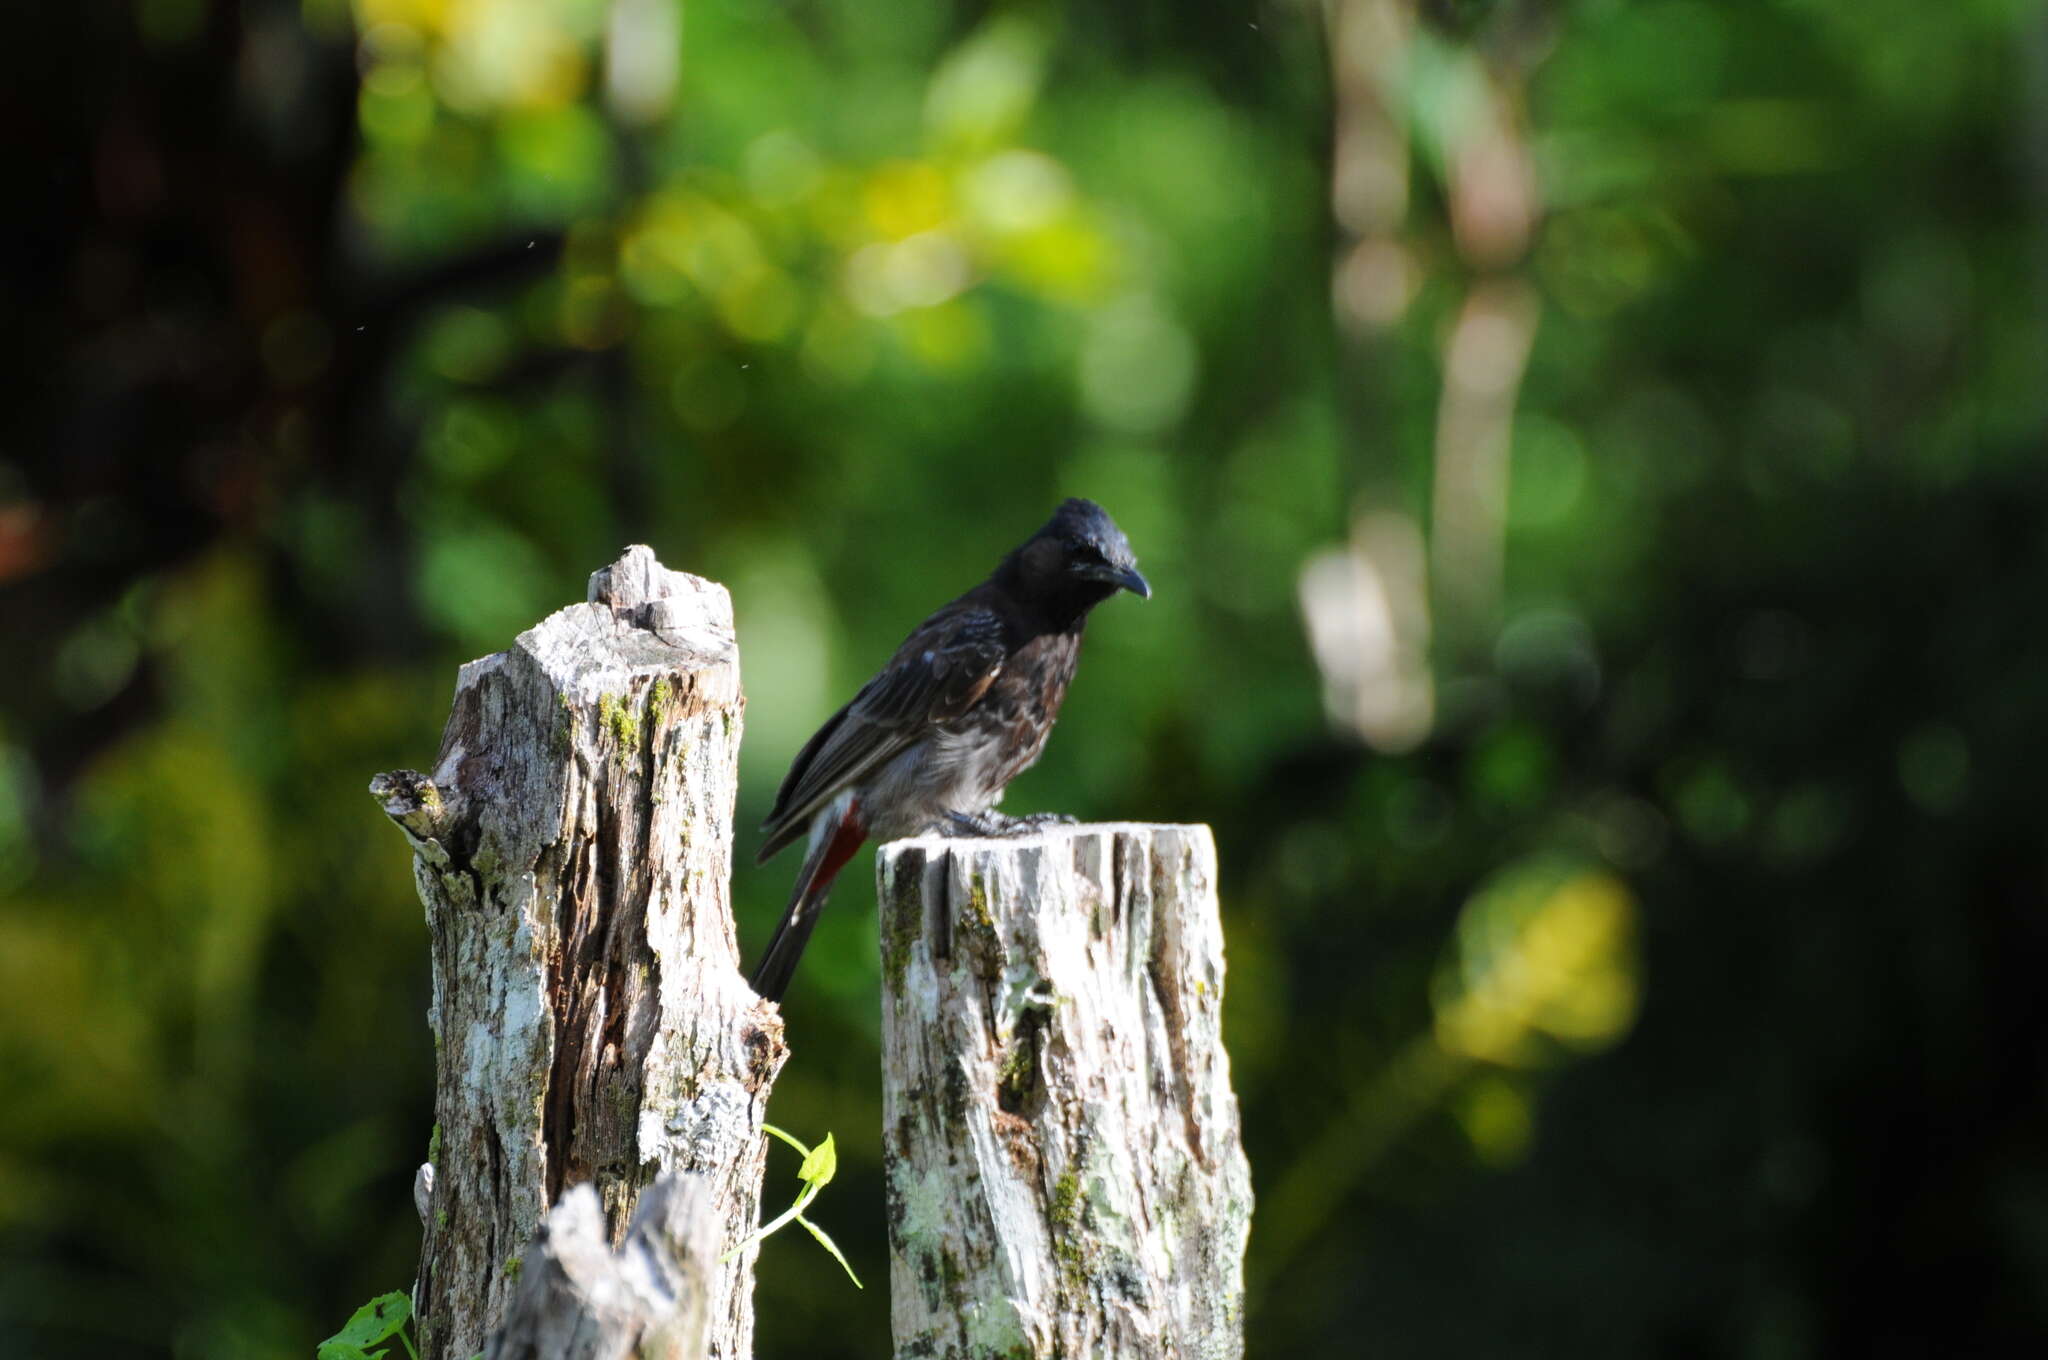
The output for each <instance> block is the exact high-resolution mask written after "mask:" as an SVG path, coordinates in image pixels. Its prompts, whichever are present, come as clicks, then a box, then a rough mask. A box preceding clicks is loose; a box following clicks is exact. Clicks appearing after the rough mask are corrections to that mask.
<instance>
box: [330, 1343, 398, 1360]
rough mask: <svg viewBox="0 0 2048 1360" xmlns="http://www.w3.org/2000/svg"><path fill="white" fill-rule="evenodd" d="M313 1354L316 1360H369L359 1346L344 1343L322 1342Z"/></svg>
mask: <svg viewBox="0 0 2048 1360" xmlns="http://www.w3.org/2000/svg"><path fill="white" fill-rule="evenodd" d="M377 1353H378V1354H379V1355H382V1354H383V1352H382V1351H379V1352H377ZM315 1354H316V1356H317V1358H318V1360H370V1357H369V1355H368V1354H367V1353H366V1352H365V1351H364V1350H363V1348H362V1347H361V1346H351V1345H350V1344H349V1343H348V1342H346V1341H323V1342H321V1343H320V1349H319V1350H318V1351H317V1352H316V1353H315Z"/></svg>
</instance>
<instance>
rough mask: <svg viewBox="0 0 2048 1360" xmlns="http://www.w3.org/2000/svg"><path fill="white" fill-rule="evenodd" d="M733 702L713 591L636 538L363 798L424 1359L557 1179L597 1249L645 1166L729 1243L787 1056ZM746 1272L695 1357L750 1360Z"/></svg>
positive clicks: (477, 1300)
mask: <svg viewBox="0 0 2048 1360" xmlns="http://www.w3.org/2000/svg"><path fill="white" fill-rule="evenodd" d="M742 703H743V700H742V699H741V696H740V685H739V657H738V651H737V647H736V645H735V643H734V639H733V632H732V604H731V601H730V599H729V597H728V596H727V594H726V592H725V589H724V588H723V587H722V586H718V585H715V584H713V583H711V582H709V581H704V580H700V579H698V578H697V577H694V576H689V575H686V574H684V573H682V572H674V571H669V570H667V569H665V568H663V567H662V566H661V565H660V563H659V562H657V561H656V560H655V557H654V554H653V552H652V551H650V550H649V549H647V548H645V547H634V548H630V549H628V550H627V552H626V554H625V556H624V557H622V558H620V559H619V561H618V562H616V563H614V564H613V565H612V566H610V567H608V568H606V569H604V570H602V571H599V572H597V573H595V574H594V575H593V576H592V577H591V581H590V594H589V602H588V603H585V604H581V605H574V606H571V607H570V608H567V609H563V610H559V611H557V612H556V613H555V614H553V615H551V616H549V617H548V618H547V619H546V620H545V621H544V622H542V623H541V624H539V625H538V626H536V627H534V628H532V629H530V630H528V631H527V632H525V633H522V634H520V636H519V638H518V640H517V642H516V643H515V644H514V645H513V647H512V648H511V649H510V650H509V651H505V652H500V653H498V654H496V655H494V656H488V657H485V658H484V659H482V660H481V661H473V662H471V663H470V664H468V665H467V666H464V667H463V668H462V670H461V674H460V676H459V678H458V679H457V681H456V687H455V701H454V707H453V710H452V712H451V713H450V715H449V718H448V725H447V728H446V731H445V733H444V734H443V737H442V742H441V752H440V755H439V757H438V759H437V761H436V764H435V767H434V771H433V774H432V775H431V776H428V775H423V774H419V773H417V772H415V771H410V770H400V771H395V772H393V773H390V774H385V775H379V776H378V777H377V778H376V779H375V780H373V781H372V783H371V786H370V787H371V792H372V793H373V794H374V795H375V796H376V797H377V798H378V800H379V801H380V802H381V804H382V805H383V808H384V811H385V812H386V813H387V814H388V815H389V816H390V817H391V819H392V820H393V821H394V822H396V823H397V824H398V826H399V827H400V828H401V829H402V830H403V831H404V832H405V835H406V837H407V839H408V840H409V841H410V842H411V843H412V846H413V850H414V877H415V879H416V881H417V883H418V887H419V893H420V900H421V901H422V902H423V903H425V905H426V915H427V928H428V931H429V933H430V935H431V939H432V951H433V998H434V999H433V1008H432V1011H431V1013H430V1017H429V1018H430V1020H431V1023H432V1025H433V1031H434V1041H435V1046H436V1052H437V1056H438V1068H439V1072H438V1078H437V1082H436V1089H435V1121H436V1122H435V1127H434V1138H433V1142H432V1151H431V1152H430V1155H429V1161H430V1162H431V1163H432V1171H431V1173H430V1174H423V1175H422V1177H421V1184H420V1187H419V1191H420V1193H421V1195H422V1198H423V1199H424V1200H425V1204H426V1212H425V1214H424V1217H425V1220H426V1241H425V1246H424V1248H423V1250H422V1254H421V1264H420V1278H419V1282H418V1285H417V1287H416V1290H415V1308H416V1310H417V1312H418V1315H419V1318H420V1333H421V1337H422V1340H423V1343H424V1344H423V1347H422V1354H423V1356H425V1357H426V1360H447V1358H449V1357H452V1358H453V1360H469V1357H471V1356H473V1355H475V1354H476V1353H477V1352H478V1351H479V1350H481V1349H482V1348H483V1342H484V1338H485V1337H486V1336H487V1335H489V1333H490V1332H491V1331H492V1330H493V1329H494V1328H495V1327H496V1325H497V1324H498V1322H499V1321H500V1320H501V1318H502V1317H503V1316H504V1313H505V1309H506V1306H507V1303H508V1301H509V1299H510V1298H511V1297H512V1295H513V1293H514V1291H515V1289H516V1285H517V1280H518V1277H519V1273H520V1270H521V1267H522V1264H523V1261H522V1253H524V1252H525V1251H526V1249H527V1246H528V1243H529V1241H530V1239H532V1237H533V1235H534V1233H535V1231H536V1229H538V1228H539V1227H540V1225H541V1222H542V1218H543V1216H544V1215H545V1214H546V1213H547V1210H548V1208H549V1206H550V1205H552V1204H554V1203H555V1202H556V1201H557V1200H558V1199H560V1198H561V1196H562V1194H563V1192H564V1191H565V1190H566V1189H568V1188H569V1187H572V1186H576V1185H580V1184H584V1183H589V1184H591V1185H592V1186H593V1187H594V1191H595V1194H596V1196H597V1205H598V1207H599V1208H600V1209H601V1211H602V1213H603V1215H604V1219H605V1223H606V1227H607V1235H608V1237H609V1239H610V1241H611V1242H612V1243H614V1244H616V1243H618V1242H619V1241H620V1240H621V1238H622V1237H623V1235H624V1233H625V1231H626V1227H627V1224H628V1222H629V1221H630V1219H631V1217H632V1214H633V1210H634V1205H635V1202H636V1200H637V1198H638V1196H639V1193H640V1191H641V1189H642V1188H643V1187H645V1186H646V1185H647V1184H648V1183H649V1182H650V1181H652V1180H653V1179H654V1177H655V1176H656V1175H657V1174H659V1173H661V1172H664V1171H671V1170H677V1171H702V1172H704V1173H706V1177H707V1191H706V1194H705V1195H704V1199H705V1202H706V1205H707V1209H706V1211H707V1212H709V1213H710V1214H712V1215H713V1216H714V1217H715V1219H716V1221H717V1229H716V1234H715V1235H716V1237H717V1239H718V1240H720V1241H723V1242H734V1241H738V1240H739V1239H740V1238H741V1237H742V1236H744V1235H745V1234H746V1233H748V1232H749V1231H751V1229H752V1228H753V1225H754V1221H755V1218H756V1214H757V1209H758V1201H759V1196H760V1189H761V1175H762V1170H763V1167H764V1164H765V1159H766V1148H765V1143H764V1140H763V1138H762V1136H761V1121H762V1114H763V1110H764V1108H765V1106H766V1104H767V1099H768V1091H769V1087H770V1085H771V1084H772V1083H773V1081H774V1079H775V1075H776V1073H777V1072H778V1071H779V1070H780V1068H781V1065H782V1061H783V1059H784V1057H785V1056H786V1051H785V1049H784V1047H783V1044H782V1025H781V1020H780V1018H779V1016H778V1015H777V1014H776V1012H775V1011H774V1010H773V1009H772V1008H771V1007H769V1006H767V1005H765V1004H764V1003H762V1002H761V1001H760V1000H759V999H758V998H757V997H756V996H755V995H754V993H753V992H752V990H751V989H749V988H748V987H747V985H746V982H745V979H744V978H743V977H742V975H741V973H740V971H739V953H738V947H737V943H736V940H735V933H734V928H733V919H732V909H731V902H730V898H729V886H728V885H729V879H730V874H731V864H732V811H733V796H734V791H735V788H736V786H737V766H736V760H737V754H738V749H739V731H740V711H741V707H742ZM754 1255H755V1252H754V1250H753V1249H751V1248H750V1249H749V1250H747V1251H745V1252H743V1253H741V1254H740V1255H739V1256H738V1257H736V1258H735V1259H734V1260H733V1261H731V1262H729V1263H726V1264H723V1265H721V1266H719V1267H718V1268H717V1269H716V1270H715V1271H714V1272H713V1274H712V1278H711V1280H710V1284H709V1298H708V1313H709V1318H710V1354H711V1355H713V1356H716V1357H733V1358H737V1357H742V1356H745V1355H747V1354H749V1353H750V1348H751V1339H752V1329H753V1314H752V1308H753V1305H752V1271H753V1260H754Z"/></svg>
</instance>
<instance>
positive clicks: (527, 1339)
mask: <svg viewBox="0 0 2048 1360" xmlns="http://www.w3.org/2000/svg"><path fill="white" fill-rule="evenodd" d="M718 1227H719V1213H718V1206H717V1205H716V1204H715V1203H714V1202H713V1191H712V1187H711V1185H710V1184H709V1183H708V1182H707V1180H706V1179H705V1178H704V1177H702V1176H693V1175H682V1176H674V1175H671V1176H663V1177H662V1178H661V1179H660V1180H658V1181H656V1182H655V1183H654V1185H653V1187H652V1188H651V1189H649V1190H648V1192H647V1193H646V1194H645V1195H643V1196H641V1198H640V1207H639V1209H638V1210H637V1211H635V1213H634V1215H633V1226H632V1228H631V1229H630V1230H629V1231H628V1232H627V1235H626V1241H625V1243H624V1244H623V1246H622V1247H621V1248H620V1250H618V1251H616V1252H614V1251H613V1250H612V1248H611V1243H610V1242H609V1241H608V1240H607V1239H608V1237H609V1233H608V1232H607V1230H606V1227H605V1220H604V1210H603V1208H601V1207H600V1206H599V1204H598V1202H597V1192H596V1191H595V1190H594V1189H592V1188H591V1187H590V1186H589V1185H588V1184H584V1185H578V1186H574V1187H572V1188H570V1189H569V1190H568V1191H567V1192H566V1193H565V1194H564V1195H563V1196H562V1200H561V1202H560V1203H559V1204H557V1205H556V1206H555V1207H554V1208H553V1209H552V1210H550V1211H549V1213H548V1216H547V1221H546V1222H545V1223H543V1224H542V1225H541V1230H540V1235H539V1236H538V1237H536V1238H535V1239H534V1243H533V1247H532V1250H531V1251H529V1252H528V1258H529V1259H528V1264H527V1267H526V1269H525V1270H523V1271H522V1272H520V1279H519V1285H518V1288H517V1290H516V1291H515V1292H514V1294H513V1297H512V1302H511V1305H510V1307H509V1308H508V1309H507V1311H506V1314H505V1323H504V1326H503V1327H502V1328H500V1329H499V1331H498V1332H497V1333H496V1334H494V1335H493V1336H492V1337H491V1340H490V1344H489V1345H488V1346H486V1347H485V1348H484V1360H704V1357H705V1356H706V1355H707V1354H708V1353H709V1351H708V1347H709V1345H710V1333H711V1318H710V1293H711V1279H712V1276H713V1275H715V1274H716V1273H717V1269H718V1267H717V1257H718V1238H717V1232H718Z"/></svg>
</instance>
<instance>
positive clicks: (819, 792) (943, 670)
mask: <svg viewBox="0 0 2048 1360" xmlns="http://www.w3.org/2000/svg"><path fill="white" fill-rule="evenodd" d="M1125 590H1127V591H1130V592H1131V593H1132V594H1134V595H1136V596H1138V597H1139V598H1140V599H1147V600H1149V599H1151V598H1152V587H1151V585H1150V584H1149V583H1148V582H1147V581H1146V580H1145V578H1144V576H1143V575H1141V574H1140V573H1139V571H1138V563H1137V559H1136V557H1135V556H1133V555H1132V552H1131V545H1130V542H1129V540H1127V539H1126V538H1125V537H1124V533H1123V530H1121V529H1119V528H1117V526H1116V521H1115V520H1113V519H1111V518H1110V517H1109V512H1108V511H1106V510H1104V509H1103V508H1102V507H1101V506H1099V505H1097V504H1096V503H1095V502H1094V501H1090V500H1083V499H1080V498H1078V497H1076V498H1073V499H1070V500H1067V501H1065V502H1062V503H1061V505H1060V507H1059V509H1057V510H1055V511H1054V512H1053V515H1052V518H1051V519H1049V520H1047V521H1046V522H1045V524H1044V526H1043V527H1042V528H1040V529H1039V530H1038V531H1037V532H1036V533H1034V534H1032V535H1031V537H1030V538H1028V539H1026V540H1025V541H1024V542H1023V543H1021V544H1019V545H1018V546H1017V547H1016V548H1014V549H1012V550H1011V551H1010V552H1009V553H1007V554H1005V555H1004V557H1003V559H1002V560H1001V561H1000V562H999V563H997V565H996V568H995V570H994V571H992V572H990V573H989V576H988V579H987V580H985V581H983V582H982V583H981V584H980V585H978V586H975V587H974V588H973V589H972V590H969V591H968V592H967V593H966V594H964V595H962V596H960V597H959V598H958V599H956V600H954V601H953V602H952V603H951V604H948V605H946V606H944V607H943V608H941V609H940V610H938V612H937V613H934V614H933V615H932V616H931V617H930V618H927V619H926V620H925V621H924V622H923V623H920V624H919V625H918V626H917V627H916V628H914V629H912V630H911V633H910V636H909V637H907V638H905V639H904V640H903V645H902V646H900V647H898V648H897V649H896V653H895V655H894V656H892V657H890V658H889V662H888V664H887V665H885V666H883V667H882V669H881V670H880V671H879V672H877V673H876V674H875V676H874V678H873V679H871V680H869V681H868V682H867V683H866V684H865V685H863V686H861V689H860V692H859V693H858V694H856V695H854V696H853V698H852V699H851V700H850V701H848V703H847V704H846V706H845V707H843V708H841V709H840V710H839V711H838V712H837V713H834V714H833V715H832V716H831V717H830V718H828V719H826V721H825V725H824V726H823V727H820V728H819V729H818V731H817V733H816V734H815V735H813V736H812V737H811V739H810V740H809V741H808V742H806V743H804V746H803V749H802V750H800V751H798V752H797V756H796V759H795V760H794V761H792V762H791V763H790V767H789V773H788V774H787V775H786V776H784V778H783V781H782V787H781V788H780V789H779V790H778V791H777V793H776V795H775V805H774V808H773V809H772V810H771V811H770V812H769V814H768V818H767V820H766V821H764V822H763V823H762V824H761V830H762V831H763V833H765V836H766V839H765V840H764V841H763V842H762V845H761V850H760V853H759V855H758V856H757V857H756V860H755V862H756V863H757V864H766V863H767V862H768V861H769V860H770V859H772V858H773V857H774V856H775V855H776V854H778V853H780V852H781V851H782V850H783V848H784V847H786V846H788V845H789V844H791V843H792V842H794V841H795V840H796V839H797V838H798V837H799V836H803V835H805V834H806V833H808V836H809V842H808V851H807V853H806V854H805V856H804V862H803V867H802V868H801V869H799V870H798V871H797V876H796V886H795V888H794V889H793V890H792V892H791V894H790V899H789V906H788V908H787V909H786V910H785V911H784V912H783V914H782V921H781V923H780V924H779V925H778V926H777V927H776V928H775V934H774V936H773V937H772V938H771V939H770V940H769V943H768V948H767V950H766V951H765V952H764V953H763V954H762V956H761V962H760V964H759V966H757V967H756V968H755V970H754V975H753V988H754V990H755V991H756V992H757V993H759V994H760V995H761V996H762V997H764V998H766V999H768V1000H770V1001H780V1000H781V999H782V997H783V994H784V993H785V992H786V991H787V990H788V987H789V982H790V978H791V977H792V976H793V975H794V973H795V971H796V965H797V960H798V959H799V958H800V957H801V956H802V954H803V950H804V945H805V944H806V943H807V942H808V941H809V940H810V937H811V928H812V927H813V926H815V925H816V924H817V921H818V914H819V912H820V911H822V910H823V909H824V906H825V899H826V897H827V895H828V894H829V893H830V892H831V890H832V880H833V879H834V878H835V877H836V876H837V875H838V873H839V871H840V870H841V869H843V868H844V867H846V863H847V861H848V860H850V859H851V858H853V854H854V852H855V851H857V850H858V849H860V847H861V844H862V842H864V841H866V840H869V839H874V840H876V841H889V840H895V839H897V838H899V837H903V836H915V835H919V834H922V833H926V832H937V833H939V834H942V835H955V836H1001V835H1016V834H1020V833H1024V832H1028V831H1031V830H1034V829H1037V828H1040V827H1044V826H1047V825H1052V824H1057V823H1060V822H1071V821H1072V820H1073V819H1072V818H1071V817H1062V816H1059V815H1056V814H1049V813H1038V814H1035V815H1032V816H1028V817H1009V816H1005V815H1003V814H1002V813H999V812H996V811H995V810H994V809H995V805H996V803H997V802H998V801H999V800H1000V799H1001V798H1002V796H1003V789H1004V786H1005V785H1007V784H1008V783H1009V782H1010V781H1011V780H1012V779H1015V778H1016V777H1017V776H1018V775H1019V774H1022V773H1023V772H1024V771H1025V770H1027V769H1029V768H1030V767H1031V765H1032V764H1033V762H1035V761H1036V760H1037V759H1038V755H1039V752H1041V751H1042V750H1044V749H1045V740H1046V737H1047V736H1049V735H1050V734H1051V732H1052V725H1053V721H1054V719H1056V718H1057V717H1058V716H1059V711H1060V704H1061V702H1062V701H1063V700H1064V699H1065V698H1066V695H1067V685H1068V684H1069V682H1071V681H1072V680H1073V678H1074V668H1075V666H1076V664H1077V663H1078V662H1079V660H1080V655H1081V631H1082V628H1083V627H1084V626H1085V625H1086V623H1087V621H1088V613H1089V611H1090V610H1092V609H1094V608H1095V606H1096V605H1098V604H1101V603H1102V602H1103V601H1104V600H1107V599H1108V598H1109V597H1110V596H1112V595H1114V594H1116V593H1117V592H1118V591H1125Z"/></svg>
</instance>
